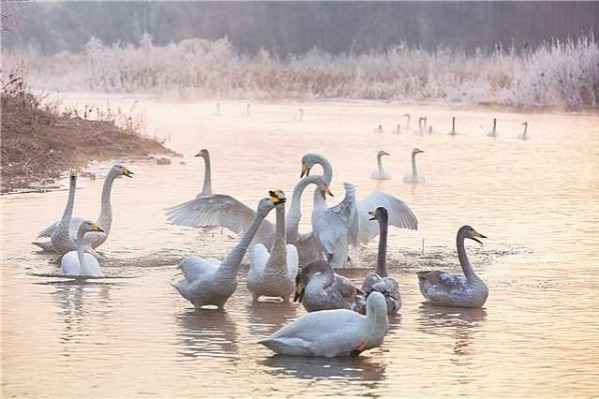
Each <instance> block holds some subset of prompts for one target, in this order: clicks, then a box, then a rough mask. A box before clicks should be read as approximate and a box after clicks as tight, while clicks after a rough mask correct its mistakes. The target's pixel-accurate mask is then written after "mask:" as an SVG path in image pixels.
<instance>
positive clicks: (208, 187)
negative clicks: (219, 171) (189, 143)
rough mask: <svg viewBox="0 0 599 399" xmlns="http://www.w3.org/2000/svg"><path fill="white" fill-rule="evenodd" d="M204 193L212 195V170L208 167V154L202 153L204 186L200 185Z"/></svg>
mask: <svg viewBox="0 0 599 399" xmlns="http://www.w3.org/2000/svg"><path fill="white" fill-rule="evenodd" d="M202 193H203V194H204V195H212V171H211V169H210V155H209V154H206V155H204V187H202Z"/></svg>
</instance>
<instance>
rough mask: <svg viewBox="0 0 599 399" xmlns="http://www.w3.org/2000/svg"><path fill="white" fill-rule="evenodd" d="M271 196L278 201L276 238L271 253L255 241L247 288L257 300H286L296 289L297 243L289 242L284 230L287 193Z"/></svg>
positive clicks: (278, 191) (273, 192) (273, 193)
mask: <svg viewBox="0 0 599 399" xmlns="http://www.w3.org/2000/svg"><path fill="white" fill-rule="evenodd" d="M270 196H271V198H273V199H274V200H278V201H279V203H278V204H277V205H276V206H275V208H276V214H277V220H276V232H275V240H274V242H273V244H272V247H271V249H270V253H269V252H268V250H267V249H266V247H265V246H264V245H262V244H256V245H254V247H253V248H252V250H251V258H250V270H249V272H248V275H247V283H246V285H247V288H248V290H249V291H250V292H251V293H252V297H253V299H254V301H257V300H258V298H260V296H262V295H264V296H269V297H280V298H282V299H283V301H284V302H288V301H289V296H290V295H291V294H293V293H294V291H295V276H296V274H297V266H298V256H297V249H296V248H295V246H294V245H291V244H286V242H287V238H286V231H285V200H286V199H285V193H283V191H280V190H275V191H272V192H271V193H270Z"/></svg>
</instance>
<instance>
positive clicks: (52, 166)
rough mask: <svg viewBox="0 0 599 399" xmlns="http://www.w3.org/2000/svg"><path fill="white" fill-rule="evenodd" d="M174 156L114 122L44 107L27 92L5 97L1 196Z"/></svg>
mask: <svg viewBox="0 0 599 399" xmlns="http://www.w3.org/2000/svg"><path fill="white" fill-rule="evenodd" d="M169 154H170V155H174V154H175V153H174V152H173V151H172V150H170V149H168V148H166V147H164V146H163V145H162V144H161V143H159V142H157V141H155V140H152V139H149V138H146V137H143V136H141V135H140V134H138V132H135V131H127V130H125V129H123V128H120V127H118V126H116V125H115V123H114V122H112V121H97V120H88V119H84V118H81V117H79V116H73V115H72V114H68V113H62V114H60V113H59V112H58V111H55V110H51V109H49V108H44V107H42V106H41V105H40V102H39V100H38V98H37V97H35V96H34V95H32V94H31V93H28V92H26V91H18V90H14V91H11V92H9V91H4V92H3V93H2V147H1V175H2V179H1V184H0V191H1V192H2V193H6V192H10V191H14V190H19V189H28V188H32V187H33V186H35V187H39V186H43V185H44V184H47V183H49V182H52V181H54V180H55V179H57V178H58V177H59V176H60V174H61V173H63V172H64V171H66V170H69V169H73V168H74V169H80V168H84V167H85V166H86V165H88V164H89V163H90V162H92V161H107V160H133V159H144V158H149V157H150V156H152V155H169Z"/></svg>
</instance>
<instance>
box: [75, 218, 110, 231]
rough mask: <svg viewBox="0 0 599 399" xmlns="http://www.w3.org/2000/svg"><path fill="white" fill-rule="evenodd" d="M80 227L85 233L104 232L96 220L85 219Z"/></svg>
mask: <svg viewBox="0 0 599 399" xmlns="http://www.w3.org/2000/svg"><path fill="white" fill-rule="evenodd" d="M79 229H80V230H83V232H84V233H89V232H92V231H97V232H99V233H104V230H102V229H101V228H100V226H98V225H97V224H95V223H94V222H92V221H89V220H84V221H83V223H81V226H80V227H79Z"/></svg>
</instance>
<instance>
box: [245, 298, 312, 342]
mask: <svg viewBox="0 0 599 399" xmlns="http://www.w3.org/2000/svg"><path fill="white" fill-rule="evenodd" d="M295 305H296V304H293V303H289V302H288V303H285V302H280V300H279V299H278V298H276V299H270V298H269V299H264V298H263V299H261V301H260V302H253V303H249V302H248V304H247V305H246V309H245V310H246V312H247V315H248V328H249V331H250V333H251V334H252V335H255V336H256V338H258V339H262V338H265V337H267V336H268V335H270V334H272V333H273V332H274V331H276V330H277V329H279V328H280V327H283V325H284V324H287V323H290V322H292V321H293V320H295V319H296V318H298V317H299V316H301V315H302V314H304V311H303V308H301V307H299V306H295Z"/></svg>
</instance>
